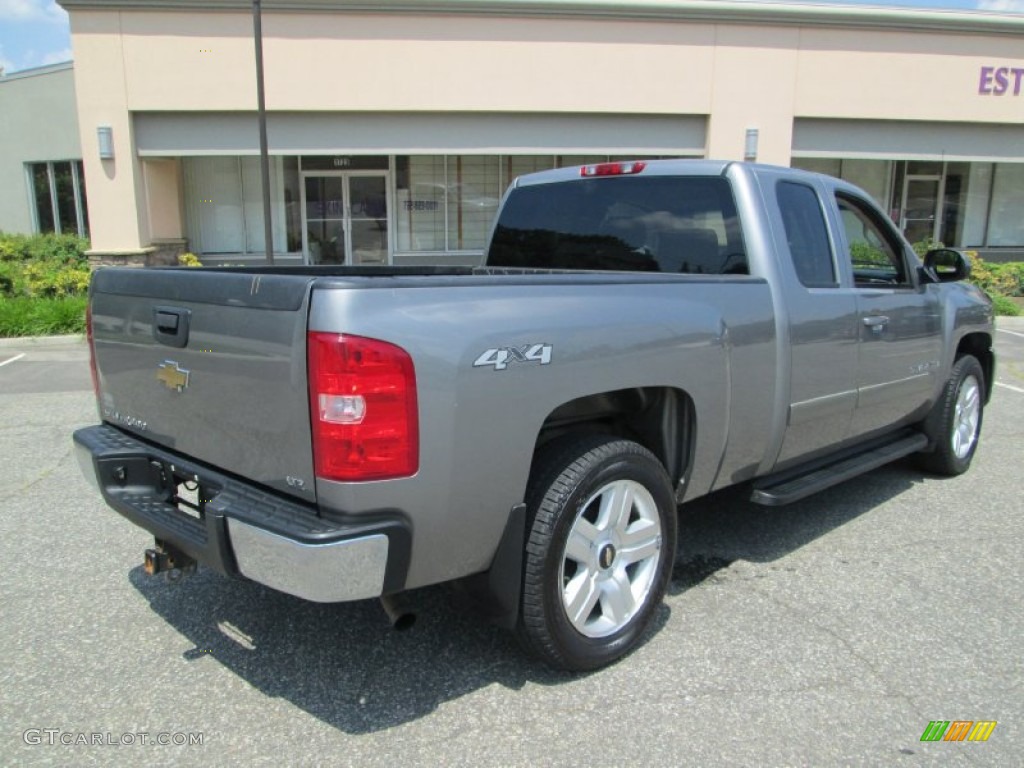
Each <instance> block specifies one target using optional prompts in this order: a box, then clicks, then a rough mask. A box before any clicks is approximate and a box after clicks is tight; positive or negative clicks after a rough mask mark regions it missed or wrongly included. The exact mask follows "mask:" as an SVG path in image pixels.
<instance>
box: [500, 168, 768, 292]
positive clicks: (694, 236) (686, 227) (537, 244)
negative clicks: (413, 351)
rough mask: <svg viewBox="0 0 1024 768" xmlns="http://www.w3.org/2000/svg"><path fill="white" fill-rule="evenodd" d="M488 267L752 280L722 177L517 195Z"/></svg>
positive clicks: (611, 181)
mask: <svg viewBox="0 0 1024 768" xmlns="http://www.w3.org/2000/svg"><path fill="white" fill-rule="evenodd" d="M487 263H488V265H490V266H499V267H525V268H537V269H596V270H630V271H642V272H671V273H680V272H683V273H690V274H714V275H720V274H747V272H748V269H747V257H746V252H745V250H744V248H743V238H742V236H741V233H740V226H739V220H738V219H737V216H736V206H735V204H734V202H733V199H732V192H731V190H730V188H729V183H728V182H727V181H726V180H725V179H721V178H717V177H716V178H703V177H676V176H650V177H643V176H628V177H611V178H597V179H584V180H580V181H568V182H561V183H556V184H539V185H536V186H526V187H520V188H518V189H516V190H513V192H512V193H511V195H510V196H509V198H508V200H507V201H506V203H505V206H504V208H503V209H502V212H501V218H500V219H499V221H498V225H497V227H496V228H495V231H494V237H493V238H492V241H491V247H490V250H489V253H488V258H487Z"/></svg>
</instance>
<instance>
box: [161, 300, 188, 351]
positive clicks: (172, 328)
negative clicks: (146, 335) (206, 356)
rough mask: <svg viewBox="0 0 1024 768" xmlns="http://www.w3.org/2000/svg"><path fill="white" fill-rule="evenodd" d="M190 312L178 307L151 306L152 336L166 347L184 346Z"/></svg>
mask: <svg viewBox="0 0 1024 768" xmlns="http://www.w3.org/2000/svg"><path fill="white" fill-rule="evenodd" d="M191 314H192V313H191V312H190V311H189V310H187V309H179V308H178V307H153V338H155V339H156V340H157V341H159V342H160V343H161V344H166V345H167V346H168V347H184V346H185V345H186V344H188V321H189V317H190V316H191Z"/></svg>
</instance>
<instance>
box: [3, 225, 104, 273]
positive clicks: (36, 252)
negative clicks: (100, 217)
mask: <svg viewBox="0 0 1024 768" xmlns="http://www.w3.org/2000/svg"><path fill="white" fill-rule="evenodd" d="M88 250H89V241H88V240H86V239H85V238H84V237H78V235H55V234H53V233H48V234H44V235H9V234H5V233H3V232H0V261H8V262H9V261H15V262H16V261H48V262H57V263H60V264H69V265H70V264H80V265H82V266H86V265H88V263H89V259H88V257H87V256H86V255H85V252H86V251H88Z"/></svg>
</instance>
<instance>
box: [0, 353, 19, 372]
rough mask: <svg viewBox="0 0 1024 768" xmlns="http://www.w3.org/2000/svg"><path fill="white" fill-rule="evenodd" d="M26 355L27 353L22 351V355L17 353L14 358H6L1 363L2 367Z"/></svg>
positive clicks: (0, 366)
mask: <svg viewBox="0 0 1024 768" xmlns="http://www.w3.org/2000/svg"><path fill="white" fill-rule="evenodd" d="M24 356H25V353H24V352H22V353H21V354H20V355H15V356H14V357H12V358H9V359H7V360H4V361H3V362H2V363H0V368H3V367H4V366H5V365H7V364H8V363H16V362H17V361H18V360H21V358H23V357H24Z"/></svg>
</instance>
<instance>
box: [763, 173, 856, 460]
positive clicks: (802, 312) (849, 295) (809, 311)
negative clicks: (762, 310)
mask: <svg viewBox="0 0 1024 768" xmlns="http://www.w3.org/2000/svg"><path fill="white" fill-rule="evenodd" d="M766 186H767V188H766V189H765V190H764V192H765V195H766V196H767V197H769V198H771V197H772V196H774V197H775V202H776V205H775V206H772V205H771V204H770V202H769V205H768V210H769V211H771V212H772V213H776V212H777V214H778V220H777V221H775V222H773V229H774V231H775V233H776V242H777V247H776V251H777V252H778V253H779V261H780V263H779V269H780V270H781V278H782V279H781V280H780V284H781V285H782V286H783V287H782V290H783V292H784V293H785V297H784V300H783V302H782V306H784V307H785V310H786V312H788V323H787V325H788V329H789V338H790V350H791V351H790V371H789V379H790V386H789V410H788V414H787V423H786V432H785V437H784V440H783V443H782V447H781V450H780V453H779V456H778V459H777V461H776V468H778V469H782V468H784V467H785V463H786V462H789V461H793V460H797V459H800V458H805V457H808V456H810V455H812V454H814V453H815V452H819V451H823V450H825V449H828V448H833V447H835V446H836V445H837V444H839V443H840V442H842V441H843V440H844V439H845V438H846V437H847V435H848V434H849V430H850V422H851V419H852V417H853V412H854V407H855V405H856V400H857V392H856V382H857V322H858V315H857V298H856V296H855V294H854V292H853V291H852V290H851V289H850V288H847V287H843V286H842V285H841V284H840V279H839V269H838V266H837V263H836V252H837V248H836V246H835V243H834V242H833V240H832V238H831V237H830V236H829V228H828V227H827V226H826V223H825V222H826V216H825V208H824V206H823V204H822V197H821V194H820V193H822V192H824V190H823V189H820V190H819V189H818V188H816V187H815V186H811V183H810V182H808V183H804V182H803V181H794V180H792V179H788V178H787V179H780V180H778V181H777V182H776V183H775V185H774V187H772V186H771V185H766ZM781 364H784V363H781Z"/></svg>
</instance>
